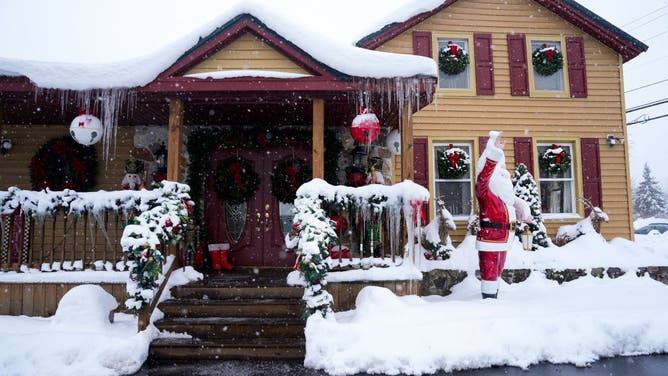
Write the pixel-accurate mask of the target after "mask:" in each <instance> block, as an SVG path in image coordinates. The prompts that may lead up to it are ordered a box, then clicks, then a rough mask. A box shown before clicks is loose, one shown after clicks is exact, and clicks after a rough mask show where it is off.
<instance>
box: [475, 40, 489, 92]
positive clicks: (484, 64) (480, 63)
mask: <svg viewBox="0 0 668 376" xmlns="http://www.w3.org/2000/svg"><path fill="white" fill-rule="evenodd" d="M473 44H474V46H475V49H474V52H475V81H476V93H477V94H478V95H494V63H493V61H492V60H493V59H492V34H473Z"/></svg>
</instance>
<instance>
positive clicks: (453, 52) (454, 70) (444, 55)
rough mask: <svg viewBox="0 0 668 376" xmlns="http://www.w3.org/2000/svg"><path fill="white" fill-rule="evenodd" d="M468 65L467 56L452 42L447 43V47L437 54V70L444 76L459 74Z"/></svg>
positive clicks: (464, 51)
mask: <svg viewBox="0 0 668 376" xmlns="http://www.w3.org/2000/svg"><path fill="white" fill-rule="evenodd" d="M468 65H469V54H468V53H467V52H466V50H464V49H463V48H460V47H459V46H458V45H457V44H455V43H452V41H448V45H447V46H446V47H444V48H443V49H442V50H441V52H439V54H438V68H439V69H440V70H441V71H443V73H445V74H449V75H455V74H459V73H461V72H463V71H464V70H466V67H467V66H468Z"/></svg>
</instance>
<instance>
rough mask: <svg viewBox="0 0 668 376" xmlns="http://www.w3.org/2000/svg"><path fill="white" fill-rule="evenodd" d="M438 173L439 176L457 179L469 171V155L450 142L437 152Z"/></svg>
mask: <svg viewBox="0 0 668 376" xmlns="http://www.w3.org/2000/svg"><path fill="white" fill-rule="evenodd" d="M436 158H437V164H438V175H439V177H441V178H450V179H457V178H461V177H462V176H464V175H466V174H467V173H468V172H469V167H470V165H471V157H470V156H469V155H468V153H467V152H465V151H464V150H462V149H460V148H456V147H454V146H453V145H452V144H450V146H449V147H448V148H447V149H445V150H439V151H438V153H437V157H436Z"/></svg>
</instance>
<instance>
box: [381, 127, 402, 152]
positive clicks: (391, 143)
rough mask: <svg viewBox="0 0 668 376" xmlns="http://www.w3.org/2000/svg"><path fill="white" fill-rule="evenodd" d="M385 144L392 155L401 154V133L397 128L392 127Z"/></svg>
mask: <svg viewBox="0 0 668 376" xmlns="http://www.w3.org/2000/svg"><path fill="white" fill-rule="evenodd" d="M385 146H386V147H387V149H388V150H389V151H390V153H392V154H394V155H399V154H401V135H400V134H399V130H398V129H393V130H391V131H390V133H389V134H388V135H387V138H386V139H385Z"/></svg>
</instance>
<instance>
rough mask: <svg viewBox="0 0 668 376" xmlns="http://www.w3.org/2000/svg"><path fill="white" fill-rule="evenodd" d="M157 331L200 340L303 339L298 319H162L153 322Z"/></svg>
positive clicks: (302, 321)
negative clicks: (188, 335) (179, 334)
mask: <svg viewBox="0 0 668 376" xmlns="http://www.w3.org/2000/svg"><path fill="white" fill-rule="evenodd" d="M155 326H156V327H157V328H158V329H160V330H166V331H168V332H172V333H188V334H190V335H191V336H193V337H195V338H199V339H235V338H236V339H239V338H280V337H300V338H301V337H303V336H304V320H303V319H301V318H267V317H206V318H198V317H196V318H165V319H162V320H158V321H156V322H155Z"/></svg>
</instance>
